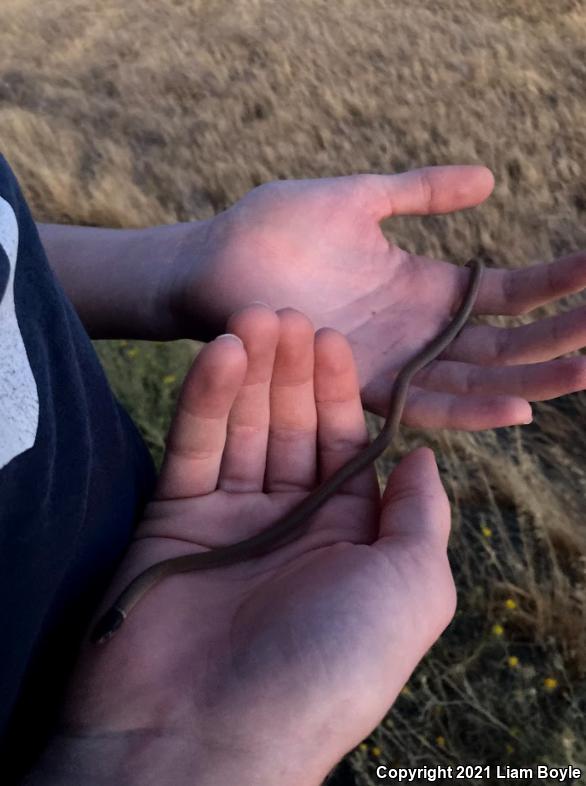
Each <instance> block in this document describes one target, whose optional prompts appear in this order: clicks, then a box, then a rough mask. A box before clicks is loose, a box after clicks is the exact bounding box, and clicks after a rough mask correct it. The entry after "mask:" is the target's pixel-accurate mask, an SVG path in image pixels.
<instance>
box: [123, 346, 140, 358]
mask: <svg viewBox="0 0 586 786" xmlns="http://www.w3.org/2000/svg"><path fill="white" fill-rule="evenodd" d="M126 354H127V355H128V357H129V358H135V357H136V356H137V355H138V347H131V348H130V349H127V350H126Z"/></svg>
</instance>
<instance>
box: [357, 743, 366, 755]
mask: <svg viewBox="0 0 586 786" xmlns="http://www.w3.org/2000/svg"><path fill="white" fill-rule="evenodd" d="M358 749H359V750H360V751H361V752H362V753H366V751H367V750H368V745H367V744H366V743H365V742H361V743H360V745H359V746H358Z"/></svg>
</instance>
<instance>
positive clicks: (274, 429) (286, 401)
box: [265, 308, 317, 492]
mask: <svg viewBox="0 0 586 786" xmlns="http://www.w3.org/2000/svg"><path fill="white" fill-rule="evenodd" d="M277 314H278V315H279V320H280V336H279V343H278V345H277V351H276V355H275V362H274V367H273V379H272V382H271V392H270V396H271V420H270V426H269V441H268V451H267V467H266V476H265V490H266V491H269V492H270V491H290V490H299V489H304V490H306V489H311V488H313V486H314V485H315V478H316V466H317V462H316V438H317V412H316V408H315V396H314V391H313V364H314V361H313V340H314V329H313V325H312V323H311V322H310V320H309V319H308V318H307V317H306V316H305V315H304V314H302V313H301V312H299V311H296V310H295V309H292V308H284V309H280V310H279V311H278V312H277Z"/></svg>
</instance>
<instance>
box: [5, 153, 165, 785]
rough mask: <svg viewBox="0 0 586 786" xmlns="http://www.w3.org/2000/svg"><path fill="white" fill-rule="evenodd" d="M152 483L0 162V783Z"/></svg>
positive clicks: (35, 742)
mask: <svg viewBox="0 0 586 786" xmlns="http://www.w3.org/2000/svg"><path fill="white" fill-rule="evenodd" d="M154 481H155V472H154V466H153V463H152V461H151V458H150V455H149V453H148V451H147V449H146V446H145V445H144V443H143V442H142V439H141V438H140V435H139V433H138V431H137V429H136V427H135V426H134V424H133V423H132V421H131V419H130V418H129V416H128V415H127V413H126V412H125V411H124V410H123V409H122V407H121V406H120V405H119V403H118V402H117V401H116V399H115V398H114V396H113V394H112V392H111V390H110V388H109V386H108V383H107V380H106V377H105V375H104V372H103V370H102V368H101V366H100V363H99V360H98V358H97V356H96V353H95V351H94V349H93V346H92V343H91V341H90V339H89V337H88V335H87V334H86V333H85V331H84V329H83V327H82V325H81V322H80V321H79V319H78V317H77V315H76V313H75V311H74V309H73V307H72V305H71V304H70V303H69V302H68V300H67V299H66V297H65V295H64V293H63V291H62V290H61V288H60V286H59V285H58V283H57V281H56V280H55V278H54V276H53V275H52V272H51V269H50V267H49V265H48V262H47V258H46V255H45V252H44V250H43V247H42V245H41V242H40V239H39V235H38V233H37V229H36V226H35V223H34V221H33V218H32V216H31V213H30V211H29V209H28V206H27V204H26V202H25V200H24V198H23V196H22V193H21V190H20V188H19V185H18V183H17V181H16V178H15V176H14V174H13V173H12V171H11V170H10V168H9V167H8V164H7V163H6V160H5V159H4V158H3V157H2V156H0V642H1V645H0V697H1V700H0V746H1V747H0V750H1V748H3V750H1V759H0V761H1V771H2V776H1V780H2V782H3V783H4V782H6V781H5V775H6V773H7V772H8V771H10V768H9V766H8V760H9V759H10V758H11V756H12V757H13V754H14V752H15V751H18V752H19V756H18V762H17V764H18V766H20V765H22V766H24V767H25V768H26V767H28V766H30V764H31V762H32V761H33V758H34V756H35V755H36V752H37V750H38V748H39V747H40V746H42V744H43V735H44V734H46V732H47V729H48V727H49V724H50V723H51V714H52V713H53V712H54V710H55V706H56V703H57V702H58V699H59V696H60V692H61V691H62V688H63V685H64V683H65V680H66V678H67V674H68V672H69V671H70V670H71V668H72V665H73V662H74V660H75V657H76V651H77V648H78V645H79V642H80V640H81V637H82V635H83V633H84V629H85V626H86V625H87V622H88V618H89V616H90V615H91V614H92V611H93V609H94V608H95V606H96V604H97V602H98V600H99V597H100V595H101V594H102V593H103V591H104V589H105V587H106V585H107V583H108V580H109V578H110V576H111V574H112V573H113V571H114V569H115V567H116V565H117V563H118V562H119V560H120V559H121V557H122V555H123V553H124V551H125V550H126V548H127V546H128V544H129V541H130V538H131V537H132V531H133V528H134V526H135V524H136V522H137V518H138V517H139V515H140V513H141V511H142V508H143V507H144V504H145V502H146V501H147V499H148V497H149V496H150V494H151V493H152V489H153V485H154ZM23 752H24V755H22V754H23ZM9 754H10V755H9ZM13 758H14V757H13Z"/></svg>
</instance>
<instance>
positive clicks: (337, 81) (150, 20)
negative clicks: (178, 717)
mask: <svg viewBox="0 0 586 786" xmlns="http://www.w3.org/2000/svg"><path fill="white" fill-rule="evenodd" d="M585 40H586V10H585V9H584V5H583V3H582V2H581V0H558V2H556V3H551V2H546V0H466V2H464V0H449V2H447V3H441V4H437V3H434V2H432V1H431V0H414V1H412V2H390V1H389V0H362V2H358V0H338V2H336V3H330V2H325V0H298V2H296V3H285V2H278V1H277V0H272V1H269V0H236V1H235V2H221V0H191V1H190V2H188V1H187V0H167V2H165V3H149V2H147V0H127V2H126V3H124V4H122V3H118V2H114V0H101V2H100V3H99V4H95V3H92V2H90V0H70V2H67V3H65V2H63V0H45V1H44V2H43V3H38V2H35V1H34V0H3V4H2V28H1V30H0V43H1V46H0V145H1V149H2V151H3V152H4V154H5V155H6V157H7V158H8V160H9V161H10V162H11V164H12V165H13V167H14V169H15V171H16V173H17V174H18V175H19V177H20V179H21V182H22V184H23V186H24V188H25V191H26V194H27V196H28V198H29V200H30V202H31V204H32V206H33V210H34V212H35V215H36V217H37V218H38V219H39V220H50V221H55V222H74V223H88V224H96V225H107V226H140V225H146V224H149V223H164V222H170V221H175V220H187V219H191V218H194V219H201V218H207V217H209V216H211V215H213V214H214V213H215V212H217V211H220V210H222V209H224V208H226V207H227V206H228V205H230V204H231V203H233V202H234V201H235V200H237V199H238V198H239V197H241V196H242V195H243V194H244V193H246V191H248V190H249V189H250V188H252V187H253V186H255V185H257V184H259V183H261V182H264V181H268V180H271V179H275V178H307V177H323V176H333V175H341V174H349V173H354V172H391V171H401V170H405V169H409V168H413V167H417V166H420V165H425V164H440V163H456V162H457V163H477V162H478V163H484V164H487V165H488V166H490V167H491V169H492V170H493V172H494V174H495V176H496V180H497V187H496V189H495V192H494V195H493V196H492V197H491V199H490V200H489V201H488V203H487V204H485V205H483V206H482V207H480V208H478V209H477V210H475V211H468V212H465V213H461V214H458V215H455V216H447V217H430V218H426V219H409V220H407V219H399V220H394V221H392V222H388V223H387V224H386V225H385V226H384V228H385V231H388V232H389V233H392V234H393V236H394V237H395V238H397V239H398V240H399V241H400V242H401V243H402V244H403V245H405V246H408V247H409V248H411V249H413V250H414V251H417V252H419V253H427V254H430V255H438V256H444V257H446V258H448V259H460V260H462V259H464V258H467V257H469V256H471V255H472V254H478V255H481V256H482V257H483V258H484V259H485V261H487V262H488V263H490V264H496V265H505V266H521V265H526V264H530V263H532V262H536V261H542V260H549V259H551V258H553V257H554V256H557V255H561V254H563V253H566V252H570V251H572V250H575V249H577V248H585V247H586V222H585V221H584V218H585V211H586V191H585V187H584V182H585V181H584V174H585V151H586V102H585V101H584V94H585V91H586V78H585V77H586V65H585V64H586V45H585V43H584V41H585ZM578 302H583V296H574V297H572V298H568V299H566V301H565V302H564V303H562V304H561V308H564V309H566V308H568V307H570V306H572V305H576V304H577V303H578ZM548 311H551V309H540V311H539V312H538V313H547V312H548ZM517 321H518V322H519V321H527V318H524V319H522V320H517ZM497 322H499V321H498V320H497ZM501 322H503V321H502V320H501ZM510 324H514V322H513V321H511V322H510ZM127 351H128V347H121V346H120V345H119V344H118V343H116V342H111V343H109V344H105V345H102V346H101V347H100V352H101V355H102V357H103V359H104V361H105V363H106V366H107V368H108V371H109V373H110V375H111V378H112V380H113V383H114V385H115V387H116V389H117V390H118V392H119V394H120V396H121V398H122V399H123V401H124V402H125V403H127V405H128V407H129V409H131V411H132V412H133V414H134V415H135V417H136V418H137V420H138V421H139V423H140V424H141V426H142V427H143V428H144V429H145V433H146V436H147V438H148V439H149V444H151V446H152V447H153V449H154V450H155V452H157V451H159V453H160V447H161V444H162V442H161V435H162V433H163V431H164V428H165V425H166V423H167V420H168V417H169V411H170V408H171V405H172V399H173V396H172V395H171V394H172V392H173V390H174V388H173V387H169V385H168V384H167V387H166V388H165V389H166V390H169V391H170V393H169V395H166V398H163V399H162V401H163V404H164V408H163V409H164V411H163V409H162V407H161V397H160V390H161V389H162V388H163V387H164V383H163V382H162V377H163V376H165V374H167V373H168V372H169V369H170V368H173V370H174V373H176V374H177V376H178V381H179V378H180V373H179V372H177V371H176V369H175V366H176V365H177V364H178V363H180V364H182V367H185V365H186V363H187V362H188V359H189V358H188V356H189V352H188V351H187V352H186V349H185V347H184V346H182V347H180V348H179V349H177V348H176V347H148V346H146V345H141V346H140V352H139V354H138V355H137V356H136V355H135V356H134V357H132V356H131V357H129V356H128V354H127ZM176 353H179V355H180V360H178V355H177V354H176ZM129 364H133V365H134V367H135V374H134V375H133V376H132V378H131V380H129V379H128V376H129V375H128V374H124V373H123V369H125V368H127V366H128V365H129ZM534 411H535V415H536V417H535V423H534V424H533V425H532V426H529V427H525V428H523V429H519V428H514V429H499V430H497V431H494V432H488V433H481V434H475V435H471V434H460V433H437V434H432V433H426V434H424V435H423V434H417V433H416V432H414V431H409V432H408V433H406V434H404V436H403V441H402V444H399V445H398V446H397V449H396V450H395V451H394V454H393V456H391V457H390V459H394V458H396V457H397V456H398V455H399V453H400V452H402V451H404V450H405V449H406V448H407V447H410V446H412V445H414V444H417V443H418V442H421V441H423V440H425V441H426V442H428V443H429V444H431V445H432V447H434V449H435V450H436V453H437V455H438V457H439V459H440V463H441V468H442V472H443V477H444V480H445V482H446V485H447V488H448V490H449V494H450V498H451V500H452V503H453V511H454V536H453V545H452V562H453V565H454V569H455V572H456V575H457V579H458V585H459V594H460V610H459V613H458V616H457V618H456V620H455V622H454V624H453V625H452V626H451V628H450V630H449V631H448V633H447V634H446V635H445V636H444V637H443V639H442V641H441V642H440V644H439V645H438V646H437V647H436V648H434V650H433V651H432V652H431V653H430V655H429V656H428V657H427V658H426V660H425V661H424V663H423V664H422V665H421V667H420V668H419V670H418V672H417V673H416V675H415V676H414V677H413V679H412V680H411V683H410V686H409V691H410V692H409V693H405V694H404V695H403V696H402V697H401V699H400V700H399V701H398V703H397V705H396V707H395V708H394V709H393V711H392V712H391V713H390V715H389V718H388V719H387V721H386V722H385V723H384V724H382V725H381V726H380V728H379V729H378V730H377V731H376V732H375V734H374V735H373V737H372V739H371V740H369V741H367V742H365V743H364V745H363V746H362V747H361V748H358V749H357V750H356V751H355V752H354V753H353V754H352V755H351V756H350V758H349V761H350V763H351V765H352V767H353V768H354V770H355V772H356V778H357V780H358V782H359V783H362V784H374V783H376V782H377V780H376V778H375V777H374V775H373V774H372V773H373V764H374V763H375V761H376V759H377V757H378V756H379V755H380V757H381V758H382V759H383V760H384V761H386V762H389V761H392V762H394V763H397V762H401V763H403V764H418V765H423V764H437V763H455V762H466V763H472V762H474V761H478V762H493V763H495V762H501V763H502V762H504V761H507V760H508V761H510V762H511V763H513V764H515V765H518V766H521V765H523V764H534V763H535V762H536V761H537V760H538V759H543V760H546V761H551V762H553V763H555V764H563V763H565V762H568V763H572V764H575V765H580V764H582V766H584V767H586V750H585V748H584V742H583V740H584V739H585V738H586V730H585V729H584V718H583V715H584V708H585V704H586V687H585V685H584V676H585V674H586V633H585V631H586V620H585V588H584V586H585V573H584V566H585V565H586V529H585V526H584V519H585V516H584V497H585V492H586V474H585V469H584V457H585V455H586V446H585V444H584V436H583V435H584V423H585V414H586V400H585V398H584V394H579V395H574V396H571V397H567V398H565V399H561V400H558V401H556V402H550V403H543V404H538V405H535V407H534ZM153 423H154V424H157V426H156V427H155V428H153ZM147 429H148V431H147ZM386 467H387V471H388V459H387V463H386ZM483 533H484V534H483ZM507 601H509V603H508V604H507ZM495 625H497V626H498V625H500V626H501V628H502V633H501V634H500V635H498V634H499V632H500V628H498V627H497V628H496V632H495V630H493V626H495ZM511 657H513V658H517V659H518V661H514V660H513V661H511V662H510V663H512V664H516V665H509V661H508V658H511ZM547 678H550V679H555V680H556V681H557V683H556V685H555V686H553V683H544V680H546V679H547ZM547 686H549V688H548V687H547ZM227 745H229V741H227ZM373 746H374V754H373ZM377 748H380V754H379V752H378V751H377V750H376V749H377ZM502 782H503V783H504V782H505V781H502Z"/></svg>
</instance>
